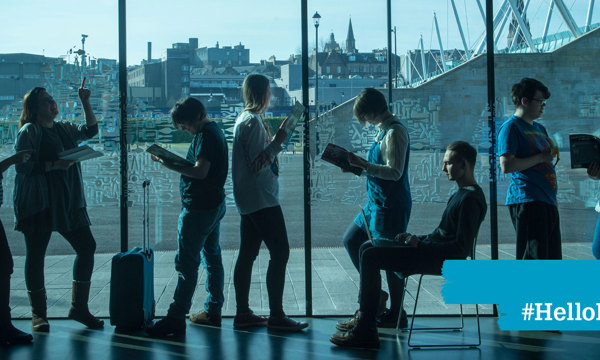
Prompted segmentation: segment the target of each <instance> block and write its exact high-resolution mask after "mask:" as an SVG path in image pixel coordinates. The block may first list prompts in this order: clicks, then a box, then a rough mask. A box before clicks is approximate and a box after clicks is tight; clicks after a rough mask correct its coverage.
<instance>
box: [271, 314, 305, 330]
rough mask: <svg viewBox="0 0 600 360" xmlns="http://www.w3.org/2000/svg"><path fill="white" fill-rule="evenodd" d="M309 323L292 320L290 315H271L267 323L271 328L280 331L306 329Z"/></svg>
mask: <svg viewBox="0 0 600 360" xmlns="http://www.w3.org/2000/svg"><path fill="white" fill-rule="evenodd" d="M307 327H308V323H305V322H300V321H296V320H292V319H290V318H289V317H287V316H285V315H283V316H270V317H269V321H268V324H267V328H268V329H269V330H279V331H290V332H293V331H300V330H302V329H306V328H307Z"/></svg>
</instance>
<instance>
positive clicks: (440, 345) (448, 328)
mask: <svg viewBox="0 0 600 360" xmlns="http://www.w3.org/2000/svg"><path fill="white" fill-rule="evenodd" d="M423 276H424V275H423V274H421V276H420V277H419V284H418V286H417V295H416V297H415V306H414V307H413V314H412V319H411V322H410V329H409V332H408V346H409V347H414V348H422V347H477V346H480V345H481V326H480V322H479V305H478V304H475V317H476V320H477V337H478V343H476V344H413V343H412V341H411V340H412V333H413V331H418V330H454V331H461V330H462V329H464V326H465V323H464V312H463V306H462V304H460V323H461V325H460V327H440V328H415V327H414V322H415V317H416V316H415V315H416V313H417V304H418V302H419V294H420V292H421V283H422V281H423Z"/></svg>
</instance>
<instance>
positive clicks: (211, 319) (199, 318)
mask: <svg viewBox="0 0 600 360" xmlns="http://www.w3.org/2000/svg"><path fill="white" fill-rule="evenodd" d="M190 321H191V322H192V324H197V325H209V326H217V327H220V326H221V315H211V314H209V313H207V312H206V311H201V312H199V313H195V314H191V315H190Z"/></svg>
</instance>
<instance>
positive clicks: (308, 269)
mask: <svg viewBox="0 0 600 360" xmlns="http://www.w3.org/2000/svg"><path fill="white" fill-rule="evenodd" d="M126 3H127V0H119V2H118V18H119V29H118V32H119V35H118V36H119V106H120V126H119V137H120V139H119V144H120V175H121V197H120V199H119V200H120V201H119V204H120V221H121V224H120V226H121V251H127V250H128V247H129V244H128V235H129V234H128V225H129V224H128V219H129V218H128V203H129V197H128V188H129V186H128V180H127V176H128V172H127V152H128V143H127V138H128V137H127V134H128V123H127V42H126V40H127V37H126V34H127V22H126ZM386 4H387V26H388V31H387V44H388V49H387V50H388V59H387V62H388V64H387V65H388V84H389V85H388V89H389V91H388V100H389V103H390V106H391V103H392V86H390V85H391V84H392V62H391V60H392V45H391V41H392V38H391V32H392V31H393V30H392V26H391V0H387V2H386ZM300 5H301V33H302V42H301V44H302V103H303V104H304V106H305V109H306V110H305V112H304V129H303V140H304V154H303V164H304V166H303V177H304V255H305V284H306V287H305V293H306V309H305V310H306V314H305V315H306V316H313V308H312V305H313V304H312V253H311V250H312V231H311V205H310V154H309V152H310V147H309V145H310V144H309V139H310V136H309V135H310V126H309V122H308V119H309V113H308V108H309V98H308V20H309V16H308V0H300ZM493 15H494V14H493V0H486V43H487V85H488V130H489V140H490V148H489V162H490V173H489V182H490V184H489V185H490V204H489V205H490V227H491V258H492V259H493V260H496V259H498V217H497V174H496V168H497V162H496V153H495V148H496V123H495V117H496V109H495V96H496V95H495V73H494V36H493V33H494V26H493V20H494V19H493ZM497 314H498V312H497V308H496V306H495V305H494V316H497Z"/></svg>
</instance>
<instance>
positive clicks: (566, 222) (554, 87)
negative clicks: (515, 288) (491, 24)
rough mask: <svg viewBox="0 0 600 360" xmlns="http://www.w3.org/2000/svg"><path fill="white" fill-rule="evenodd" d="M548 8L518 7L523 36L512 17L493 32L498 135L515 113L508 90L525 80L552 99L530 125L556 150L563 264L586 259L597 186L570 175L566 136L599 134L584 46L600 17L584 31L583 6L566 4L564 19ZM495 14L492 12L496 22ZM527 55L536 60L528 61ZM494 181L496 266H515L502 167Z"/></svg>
mask: <svg viewBox="0 0 600 360" xmlns="http://www.w3.org/2000/svg"><path fill="white" fill-rule="evenodd" d="M551 3H552V2H551V1H531V2H528V1H525V2H521V1H517V6H518V8H519V9H521V13H522V14H525V16H523V17H522V19H523V20H525V21H524V22H525V23H526V24H527V25H526V29H527V31H525V32H523V31H522V30H521V28H520V26H519V22H518V19H517V17H515V16H514V15H513V13H509V14H508V15H507V16H505V17H506V20H507V21H506V26H505V27H504V28H501V27H498V28H497V29H496V35H495V36H496V38H497V39H498V41H497V44H496V52H497V54H498V55H497V56H496V95H497V106H496V109H497V116H498V119H497V127H498V129H500V126H501V125H502V124H503V123H504V122H505V121H507V120H508V119H509V118H510V116H512V115H513V114H514V113H515V105H514V104H513V102H512V99H511V87H512V85H513V84H515V83H517V82H519V81H520V80H521V78H523V77H530V78H535V79H537V80H539V81H541V82H542V83H543V84H545V85H546V86H547V87H548V89H549V91H550V93H551V97H550V98H549V99H548V101H547V103H546V106H545V107H544V110H543V114H542V115H541V116H540V117H539V118H537V119H536V120H535V121H536V122H537V123H539V124H541V125H542V126H544V127H545V129H546V131H547V133H548V136H549V137H550V138H551V139H552V140H553V142H554V143H555V144H556V145H557V146H558V148H559V150H560V161H559V162H558V164H557V165H556V167H555V172H556V181H557V201H558V212H559V216H560V232H561V238H562V256H563V259H591V258H593V257H592V251H591V241H592V238H593V236H594V229H595V226H596V221H597V218H598V214H597V213H596V212H595V211H594V207H595V205H596V202H597V200H598V186H599V184H598V183H597V181H593V180H591V179H590V178H589V177H587V175H586V172H585V170H584V169H572V168H571V154H570V150H569V135H570V134H573V133H583V134H593V135H598V132H599V130H600V129H599V127H600V116H599V113H598V94H597V91H596V90H594V89H595V88H596V87H595V85H594V82H593V81H592V79H593V78H594V76H597V75H598V71H597V66H596V65H595V62H594V60H593V56H590V55H591V54H592V53H593V51H595V50H591V49H595V48H594V47H593V46H590V44H591V43H589V42H590V41H594V40H593V39H595V38H597V37H598V31H595V29H596V28H597V27H598V26H599V25H600V23H599V21H600V17H599V15H598V11H596V12H595V13H592V14H591V15H592V16H591V17H590V18H589V19H590V24H589V26H587V21H588V17H587V15H588V5H589V2H588V1H573V2H571V3H570V4H567V5H568V12H561V11H559V9H558V8H557V7H556V6H552V4H551ZM500 10H501V9H496V14H498V12H499V11H500ZM500 14H502V13H500ZM499 18H502V16H501V15H500V16H499ZM566 19H572V22H570V21H567V20H566ZM548 20H549V21H548ZM546 24H548V25H547V26H546ZM517 29H519V31H517ZM533 52H537V53H538V54H537V55H530V53H533ZM588 69H589V70H588ZM554 161H555V162H556V159H555V160H554ZM538 166H544V165H538ZM498 173H499V174H500V175H499V178H498V223H499V226H498V228H499V240H500V258H505V259H514V258H515V255H516V247H515V243H516V234H515V230H514V227H513V226H512V223H511V219H510V215H509V210H508V206H506V205H504V204H505V203H506V201H507V191H508V189H509V182H510V179H511V175H510V174H501V169H500V167H499V168H498Z"/></svg>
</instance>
